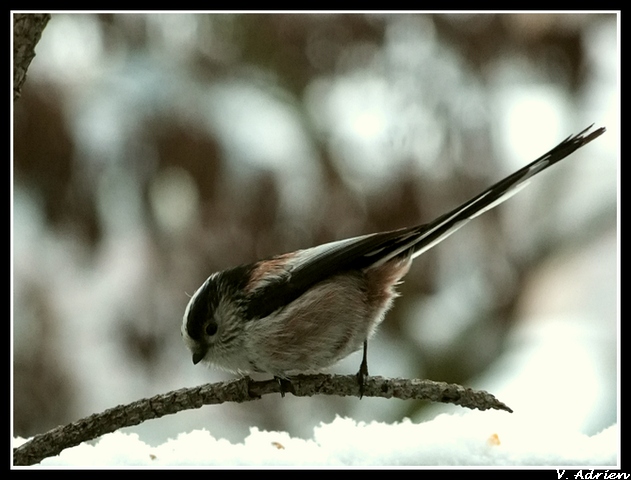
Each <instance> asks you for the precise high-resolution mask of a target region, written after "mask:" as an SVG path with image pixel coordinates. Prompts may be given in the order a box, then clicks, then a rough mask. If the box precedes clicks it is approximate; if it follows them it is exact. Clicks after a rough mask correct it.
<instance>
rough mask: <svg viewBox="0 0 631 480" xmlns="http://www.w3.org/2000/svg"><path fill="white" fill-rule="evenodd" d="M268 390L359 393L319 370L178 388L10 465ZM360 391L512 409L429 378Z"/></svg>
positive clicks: (120, 409) (43, 442) (112, 413)
mask: <svg viewBox="0 0 631 480" xmlns="http://www.w3.org/2000/svg"><path fill="white" fill-rule="evenodd" d="M270 393H291V394H293V395H295V396H297V397H310V396H313V395H338V396H359V385H358V383H357V377H356V376H355V375H324V374H321V375H299V376H296V377H292V378H291V379H290V380H289V381H282V382H279V381H277V380H275V379H271V380H266V381H257V382H255V381H253V380H251V379H250V378H249V377H244V378H240V379H237V380H232V381H229V382H221V383H209V384H205V385H201V386H199V387H194V388H182V389H180V390H174V391H172V392H168V393H166V394H161V395H156V396H154V397H151V398H145V399H142V400H138V401H136V402H133V403H130V404H128V405H119V406H117V407H114V408H110V409H109V410H106V411H104V412H102V413H95V414H93V415H90V416H89V417H86V418H83V419H81V420H78V421H76V422H74V423H71V424H68V425H65V426H59V427H57V428H54V429H52V430H50V431H48V432H46V433H43V434H40V435H36V436H35V437H33V439H31V440H30V441H28V442H27V443H25V444H23V445H21V446H20V447H18V448H16V449H14V451H13V464H14V465H33V464H35V463H39V462H41V461H42V460H43V459H44V458H46V457H50V456H53V455H58V454H59V453H60V452H61V451H62V450H64V449H66V448H70V447H74V446H76V445H79V444H80V443H81V442H85V441H88V440H92V439H94V438H97V437H100V436H101V435H104V434H106V433H111V432H114V431H116V430H118V429H120V428H123V427H130V426H133V425H138V424H139V423H142V422H144V421H145V420H150V419H153V418H160V417H163V416H165V415H172V414H174V413H177V412H179V411H182V410H189V409H193V408H200V407H202V406H203V405H216V404H219V403H224V402H237V403H243V402H249V401H252V400H258V399H260V398H261V397H262V396H263V395H267V394H270ZM363 395H364V396H365V397H382V398H393V397H394V398H399V399H401V400H410V399H416V400H431V401H434V402H443V403H453V404H455V405H460V406H462V407H466V408H472V409H478V410H488V409H496V410H504V411H507V412H512V410H511V409H510V408H509V407H508V406H506V405H505V404H504V403H502V402H500V401H499V400H497V399H496V398H495V397H494V396H493V395H491V394H490V393H487V392H485V391H481V390H472V389H470V388H465V387H462V386H460V385H455V384H447V383H444V382H434V381H432V380H418V379H411V380H410V379H402V378H383V377H368V378H367V379H366V384H365V386H364V391H363Z"/></svg>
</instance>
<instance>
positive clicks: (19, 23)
mask: <svg viewBox="0 0 631 480" xmlns="http://www.w3.org/2000/svg"><path fill="white" fill-rule="evenodd" d="M48 20H50V14H48V13H36V14H33V13H15V14H13V101H14V102H15V101H16V100H17V99H18V98H20V93H21V90H22V84H23V83H24V80H26V72H27V70H28V67H29V65H30V64H31V60H33V58H34V57H35V46H36V45H37V42H39V39H40V38H41V36H42V32H43V31H44V27H45V26H46V24H47V23H48Z"/></svg>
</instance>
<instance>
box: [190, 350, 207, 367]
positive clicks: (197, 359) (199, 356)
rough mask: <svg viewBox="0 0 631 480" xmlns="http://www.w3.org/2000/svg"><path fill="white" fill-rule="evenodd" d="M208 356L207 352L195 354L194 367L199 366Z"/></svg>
mask: <svg viewBox="0 0 631 480" xmlns="http://www.w3.org/2000/svg"><path fill="white" fill-rule="evenodd" d="M205 356H206V352H205V351H204V352H195V353H193V365H197V364H198V363H199V362H201V361H202V360H203V359H204V357H205Z"/></svg>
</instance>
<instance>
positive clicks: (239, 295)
mask: <svg viewBox="0 0 631 480" xmlns="http://www.w3.org/2000/svg"><path fill="white" fill-rule="evenodd" d="M251 270H252V267H251V266H250V265H242V266H239V267H235V268H231V269H230V270H224V271H222V272H219V273H217V274H215V275H213V276H212V277H211V278H210V280H209V281H208V282H207V283H206V284H205V285H204V286H203V288H202V289H201V290H200V291H199V292H197V294H196V295H195V298H194V299H193V303H192V304H191V308H190V310H189V312H188V318H187V319H186V331H187V332H188V335H189V337H191V339H193V340H195V341H200V340H202V339H203V338H204V330H205V328H206V325H207V324H208V320H209V319H213V317H214V314H215V311H216V310H217V308H218V307H219V304H220V303H221V302H222V300H223V301H232V302H235V303H237V304H240V303H241V302H242V301H243V295H244V294H243V292H244V288H245V286H246V285H247V282H248V279H249V278H250V273H251ZM217 320H218V319H216V318H215V319H214V321H215V322H217Z"/></svg>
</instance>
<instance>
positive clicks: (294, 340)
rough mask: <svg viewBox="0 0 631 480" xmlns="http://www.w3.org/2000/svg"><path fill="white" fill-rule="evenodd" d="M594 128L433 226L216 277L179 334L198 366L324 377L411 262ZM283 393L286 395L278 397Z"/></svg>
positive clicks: (337, 244)
mask: <svg viewBox="0 0 631 480" xmlns="http://www.w3.org/2000/svg"><path fill="white" fill-rule="evenodd" d="M592 128H593V124H592V125H591V126H590V127H588V128H586V129H585V130H583V131H581V132H580V133H578V134H576V135H571V136H569V137H568V138H566V139H565V140H563V141H562V142H561V143H559V144H558V145H557V146H556V147H554V148H553V149H551V150H550V151H549V152H547V153H545V154H544V155H542V156H541V157H539V158H537V159H536V160H534V161H533V162H531V163H530V164H528V165H526V166H525V167H523V168H521V169H519V170H517V171H516V172H515V173H513V174H512V175H509V176H507V177H506V178H504V179H503V180H500V181H499V182H497V183H495V184H494V185H493V186H491V187H489V188H488V189H486V190H484V191H483V192H482V193H480V194H479V195H476V196H475V197H473V198H472V199H470V200H469V201H466V202H464V203H463V204H462V205H460V206H458V207H456V208H454V209H453V210H451V211H449V212H447V213H445V214H443V215H441V216H439V217H438V218H436V219H435V220H433V221H431V222H429V223H425V224H421V225H416V226H411V227H404V228H399V229H396V230H391V231H385V232H378V233H372V234H368V235H361V236H357V237H353V238H347V239H344V240H338V241H333V242H330V243H325V244H322V245H318V246H314V247H310V248H306V249H302V250H297V251H294V252H289V253H284V254H280V255H276V256H272V257H269V258H266V259H263V260H259V261H256V262H254V263H249V264H244V265H239V266H236V267H233V268H229V269H227V270H223V271H220V272H215V273H212V274H211V275H210V276H209V277H208V278H207V279H206V280H205V281H204V283H203V284H202V285H201V286H200V287H199V288H198V289H197V290H196V291H195V293H194V294H193V295H192V296H191V298H190V300H189V302H188V304H187V305H186V308H185V311H184V316H183V321H182V326H181V334H182V337H183V340H184V343H185V345H186V346H187V347H188V349H189V350H190V352H191V354H192V359H193V363H194V364H198V363H203V364H207V365H211V366H214V367H216V368H219V369H222V370H226V371H229V372H233V373H236V374H239V375H249V374H252V373H256V372H261V373H267V374H271V375H273V376H274V377H275V378H276V379H278V380H279V381H280V380H282V379H285V380H286V379H289V378H290V377H291V376H294V375H298V374H309V373H321V372H323V371H325V370H327V369H328V368H329V367H331V366H332V365H334V364H336V363H337V362H338V361H340V360H341V359H343V358H345V357H346V356H348V355H350V354H351V353H354V352H356V351H359V350H360V349H362V348H363V357H362V361H361V364H360V368H359V371H358V372H357V380H358V384H359V394H360V398H361V396H362V395H363V386H364V384H365V382H366V378H367V376H368V363H367V346H368V340H369V339H370V338H371V336H372V335H373V334H374V333H375V330H376V329H377V327H378V326H379V324H380V323H381V322H382V321H383V320H384V317H385V316H386V313H387V311H388V310H389V309H390V307H391V306H392V303H393V301H394V299H395V298H396V297H397V295H398V294H397V291H396V286H397V284H399V283H400V282H401V281H402V278H403V277H404V276H405V275H406V274H407V272H408V271H409V269H410V267H411V265H412V261H413V260H414V259H415V258H416V257H418V256H419V255H421V254H423V253H424V252H426V251H427V250H429V249H430V248H432V247H433V246H435V245H436V244H438V243H439V242H441V241H443V240H444V239H445V238H447V237H448V236H450V235H451V234H453V233H454V232H455V231H456V230H458V229H460V228H462V227H463V226H464V225H465V224H466V223H468V222H469V221H471V220H472V219H474V218H475V217H477V216H479V215H481V214H482V213H484V212H486V211H488V210H490V209H491V208H494V207H495V206H497V205H499V204H500V203H502V202H503V201H505V200H506V199H508V198H509V197H511V196H512V195H514V194H515V193H517V192H518V191H520V190H521V189H522V188H523V187H524V186H525V185H526V184H527V183H528V181H529V179H531V178H532V177H534V176H535V175H537V174H539V173H540V172H542V171H543V170H545V169H547V168H548V167H550V166H552V165H554V164H556V163H558V162H559V161H561V160H562V159H564V158H566V157H567V156H568V155H570V154H572V153H573V152H575V151H576V150H577V149H579V148H581V147H582V146H584V145H586V144H588V143H589V142H591V141H592V140H594V139H596V138H597V137H599V136H600V135H602V134H603V133H604V132H605V128H604V127H601V128H598V129H596V130H593V131H591V130H592ZM281 393H282V391H281Z"/></svg>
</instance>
